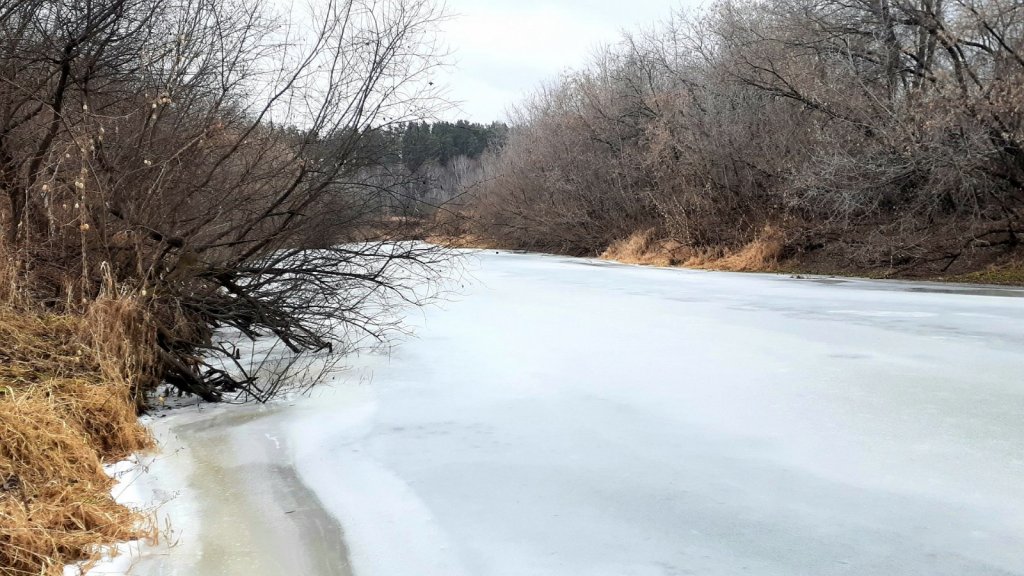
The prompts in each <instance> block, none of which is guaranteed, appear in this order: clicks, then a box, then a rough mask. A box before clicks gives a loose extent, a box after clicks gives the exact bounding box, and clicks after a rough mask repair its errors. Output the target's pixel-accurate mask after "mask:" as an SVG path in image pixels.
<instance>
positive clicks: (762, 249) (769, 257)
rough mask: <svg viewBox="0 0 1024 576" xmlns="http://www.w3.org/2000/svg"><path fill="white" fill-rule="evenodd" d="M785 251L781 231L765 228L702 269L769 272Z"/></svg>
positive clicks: (777, 265)
mask: <svg viewBox="0 0 1024 576" xmlns="http://www.w3.org/2000/svg"><path fill="white" fill-rule="evenodd" d="M785 249H786V239H785V236H784V235H783V233H782V231H781V230H779V229H778V228H775V227H773V226H765V227H764V229H763V230H762V231H761V233H760V234H758V235H757V237H756V238H754V240H752V241H751V242H749V243H747V244H746V245H745V246H743V247H742V248H740V249H739V250H737V251H735V252H731V253H727V254H725V255H724V256H722V257H721V258H718V259H716V260H711V261H710V262H708V263H707V264H705V265H704V266H702V267H708V268H712V269H714V270H727V271H731V272H770V271H773V270H777V269H778V267H779V263H780V261H781V259H782V255H783V253H784V252H785ZM688 265H689V263H688Z"/></svg>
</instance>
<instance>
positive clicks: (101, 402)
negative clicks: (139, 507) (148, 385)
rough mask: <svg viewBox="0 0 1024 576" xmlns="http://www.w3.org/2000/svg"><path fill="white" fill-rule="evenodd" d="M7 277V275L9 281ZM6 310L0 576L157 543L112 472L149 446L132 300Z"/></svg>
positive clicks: (142, 351) (48, 570) (0, 395)
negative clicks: (123, 544) (75, 308)
mask: <svg viewBox="0 0 1024 576" xmlns="http://www.w3.org/2000/svg"><path fill="white" fill-rule="evenodd" d="M4 273H5V267H4V266H3V265H0V275H3V274H4ZM15 296H16V293H15V292H7V293H5V300H4V301H2V302H0V342H3V347H2V348H0V438H3V442H2V444H0V566H2V567H3V569H2V570H0V573H3V574H9V575H12V576H14V575H22V574H24V575H33V576H35V575H51V574H54V575H56V574H61V573H62V570H63V566H64V565H65V564H66V563H70V562H75V561H83V560H84V561H89V560H94V559H96V558H97V557H98V556H99V555H100V554H101V553H103V552H104V551H105V550H108V547H109V546H110V545H111V544H112V543H114V542H118V541H125V540H131V539H137V538H144V537H151V536H153V535H154V531H153V530H152V528H151V527H149V526H148V524H147V518H146V517H145V516H143V515H141V514H140V512H138V511H134V510H130V509H128V508H125V507H124V506H121V505H119V504H117V503H116V502H115V501H114V499H113V498H112V497H111V495H110V489H111V487H112V485H113V480H112V479H111V478H110V477H109V476H107V475H106V474H105V473H104V471H103V465H104V464H111V463H113V462H116V461H119V460H121V459H123V458H125V457H126V456H128V455H129V454H131V453H133V452H135V451H138V450H144V449H147V448H150V447H151V445H152V440H151V438H150V436H149V434H148V432H147V431H146V429H145V428H144V427H143V426H142V425H141V424H140V423H139V421H138V416H137V411H136V402H137V401H136V396H137V390H138V389H139V385H140V375H142V374H144V373H145V368H144V367H145V366H146V365H147V363H148V362H149V361H150V359H149V358H148V356H147V354H148V353H147V346H146V341H145V340H143V339H139V338H138V337H137V336H138V331H140V330H147V329H148V328H146V327H144V324H145V315H144V314H143V313H142V312H141V310H140V308H139V305H138V303H137V302H136V301H135V300H134V299H133V298H131V297H130V296H124V295H122V296H116V297H115V296H110V297H106V296H105V297H102V298H100V299H98V300H97V301H96V302H94V303H93V304H91V305H90V306H89V307H88V310H86V311H85V312H84V313H83V314H53V313H46V312H43V311H40V310H38V309H31V308H27V307H25V305H23V304H19V303H18V302H17V298H16V297H15Z"/></svg>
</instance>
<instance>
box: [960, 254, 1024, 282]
mask: <svg viewBox="0 0 1024 576" xmlns="http://www.w3.org/2000/svg"><path fill="white" fill-rule="evenodd" d="M946 280H950V281H952V282H969V283H972V284H1001V285H1005V286H1024V256H1019V257H1018V258H1017V259H1013V260H1010V261H1007V262H999V263H997V264H992V265H990V266H988V267H987V268H985V269H984V270H978V271H975V272H969V273H967V274H961V275H959V276H953V277H951V278H946Z"/></svg>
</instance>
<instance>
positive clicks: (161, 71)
mask: <svg viewBox="0 0 1024 576" xmlns="http://www.w3.org/2000/svg"><path fill="white" fill-rule="evenodd" d="M274 6H275V5H274V4H269V5H268V3H266V2H261V1H260V0H0V189H2V192H3V197H4V198H5V199H6V202H5V203H4V202H3V201H0V229H2V233H3V243H4V244H5V245H6V248H5V249H6V250H7V251H9V252H11V253H13V254H14V255H15V258H16V259H17V260H18V262H19V266H20V269H21V270H22V271H23V274H24V276H25V278H26V281H27V282H28V284H29V285H30V286H31V288H32V289H33V290H34V291H35V295H36V296H37V297H38V299H40V300H41V301H43V302H46V303H48V304H49V305H51V306H76V305H78V303H79V302H82V301H83V300H88V299H90V298H93V297H95V296H96V295H97V294H98V293H100V291H101V290H103V289H104V288H103V287H104V286H111V285H114V286H118V287H120V288H121V289H130V290H133V291H134V293H135V294H137V295H138V296H139V297H141V298H142V299H143V300H144V301H145V302H146V303H147V309H148V310H149V311H150V314H151V316H152V318H153V320H154V322H153V325H154V326H155V329H154V333H153V338H154V344H155V347H156V356H157V358H158V359H159V361H158V367H157V368H158V370H157V372H158V374H159V376H160V377H162V378H163V379H164V380H165V381H167V382H169V383H171V384H173V385H175V386H177V387H178V388H179V389H181V390H183V391H186V392H190V393H194V394H198V395H199V396H202V397H203V398H205V399H208V400H218V399H222V398H223V397H224V394H226V393H231V392H236V391H242V392H243V393H245V394H248V395H249V396H251V397H255V398H257V399H261V400H262V399H266V398H268V397H269V396H270V395H272V394H273V392H274V391H276V386H274V385H270V386H267V385H265V384H261V383H260V381H259V380H258V379H257V378H256V376H255V375H254V374H253V373H252V371H251V370H247V369H245V367H243V366H242V363H241V362H238V361H237V359H238V357H239V356H240V352H239V350H238V349H237V347H236V346H237V342H238V338H237V337H232V338H224V337H219V334H222V333H231V334H235V335H241V336H242V337H244V338H246V339H250V340H252V339H258V338H260V337H263V336H270V337H273V339H274V340H275V341H276V342H279V343H280V344H281V345H282V346H284V347H286V348H287V349H288V350H290V351H291V352H293V353H309V352H316V351H323V350H327V349H333V350H335V351H337V346H338V345H348V344H351V342H352V341H353V339H354V338H356V337H358V336H359V335H360V334H362V335H366V336H370V337H379V336H380V335H381V334H382V332H383V331H384V330H386V329H387V328H388V326H389V325H391V323H392V316H393V315H392V314H390V312H392V306H393V305H394V304H395V301H396V299H398V300H409V299H415V298H417V297H418V296H417V294H419V292H418V291H417V290H416V286H417V285H418V284H419V283H420V282H421V281H422V280H423V279H424V277H426V276H428V275H429V274H430V273H431V269H432V265H433V264H437V263H439V262H440V261H441V259H442V258H443V257H444V256H443V254H440V253H438V252H437V251H436V249H433V248H430V247H425V246H422V245H417V244H412V243H401V242H398V243H392V242H386V241H384V240H376V241H369V240H367V238H370V237H371V236H369V233H370V231H375V232H378V235H377V236H376V237H377V238H381V237H382V236H380V235H379V232H380V230H381V226H384V225H387V223H388V221H387V220H385V219H382V218H381V217H380V215H381V214H382V207H383V206H387V205H390V204H391V203H392V201H391V199H390V196H391V195H393V194H396V193H398V191H400V190H401V189H402V186H401V185H402V182H401V178H402V176H401V173H399V172H396V171H395V170H392V169H391V168H390V167H391V165H392V164H393V163H394V162H393V156H394V150H392V149H391V148H392V145H391V144H389V141H388V139H387V138H382V137H381V134H383V133H384V132H386V131H387V129H388V127H389V126H391V125H396V124H398V123H401V122H405V121H408V120H409V119H414V118H419V117H422V116H423V115H424V114H426V113H427V112H429V111H430V110H429V109H430V107H431V106H434V105H435V104H436V102H437V99H436V97H435V96H436V95H435V94H434V88H433V83H432V82H431V81H430V75H431V73H432V71H433V70H434V69H435V68H436V67H437V66H438V65H439V52H438V50H437V44H436V36H435V34H436V26H435V25H436V23H437V22H438V20H439V19H440V18H441V17H442V14H441V12H440V9H439V8H438V7H436V6H435V5H434V4H433V3H432V2H430V1H429V0H391V1H387V2H379V1H374V0H322V1H321V2H319V3H312V5H311V7H310V8H309V9H307V10H304V11H297V10H296V9H294V8H293V9H292V10H293V11H292V12H288V13H275V12H274V11H273V8H274ZM4 204H6V205H4ZM219 329H225V330H219ZM229 366H230V368H229Z"/></svg>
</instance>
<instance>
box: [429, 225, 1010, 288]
mask: <svg viewBox="0 0 1024 576" xmlns="http://www.w3.org/2000/svg"><path fill="white" fill-rule="evenodd" d="M430 241H431V242H433V243H436V244H440V245H443V246H451V247H455V248H463V249H482V250H516V249H521V248H524V247H522V246H513V245H509V244H507V243H503V242H501V241H498V240H495V239H491V238H488V237H486V236H482V235H479V234H455V235H444V234H439V235H433V236H431V237H430ZM591 256H592V257H598V258H601V259H603V260H610V261H614V262H621V263H624V264H636V265H641V266H656V267H671V268H690V269H696V270H712V271H718V272H767V273H779V274H794V275H799V274H813V275H823V276H840V277H848V278H865V279H892V280H915V281H933V282H950V283H959V284H991V285H1000V286H1024V251H1021V250H1017V251H1015V252H1014V251H1005V250H1004V251H1001V252H984V251H980V252H979V253H978V254H976V255H975V256H974V257H965V258H964V259H963V262H962V263H961V265H960V266H957V267H953V268H951V270H952V272H951V271H950V270H949V269H947V270H936V269H934V268H929V267H927V266H923V267H920V268H918V267H906V266H905V267H882V266H859V265H857V264H856V263H854V262H853V261H851V260H849V259H844V258H840V257H838V256H837V255H836V254H830V253H828V252H827V251H822V252H794V251H793V250H790V249H789V248H788V247H787V245H786V243H785V241H784V239H783V238H782V237H781V235H780V234H779V233H778V232H777V231H773V230H771V229H769V230H768V231H767V232H765V233H764V234H762V235H761V236H759V237H758V238H756V239H754V240H753V241H751V242H750V243H748V244H746V245H745V246H742V247H741V248H739V249H735V250H730V249H725V248H721V249H705V250H699V251H695V250H693V249H691V248H689V247H687V246H684V245H683V244H681V243H679V242H677V241H675V240H672V239H666V238H660V237H658V236H657V235H656V234H655V233H654V231H653V230H643V231H639V232H636V233H634V234H632V235H630V236H629V237H628V238H624V239H621V240H619V241H616V242H613V243H611V244H610V245H609V246H608V247H607V248H606V249H604V250H603V251H602V252H601V253H600V254H594V255H591ZM584 257H587V256H584Z"/></svg>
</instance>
